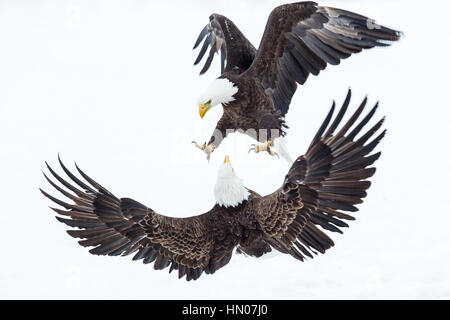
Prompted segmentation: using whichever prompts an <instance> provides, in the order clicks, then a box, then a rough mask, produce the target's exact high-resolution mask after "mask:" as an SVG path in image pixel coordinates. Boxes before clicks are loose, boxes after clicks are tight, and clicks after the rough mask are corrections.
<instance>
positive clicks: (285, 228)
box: [41, 92, 385, 281]
mask: <svg viewBox="0 0 450 320" xmlns="http://www.w3.org/2000/svg"><path fill="white" fill-rule="evenodd" d="M349 102H350V92H349V94H348V96H347V98H346V100H345V102H344V103H343V105H342V107H341V108H340V110H339V112H338V114H337V116H336V117H335V118H334V120H333V122H331V120H332V118H333V113H334V109H335V105H334V104H333V106H332V108H331V110H330V112H329V114H328V115H327V117H326V119H325V121H324V122H323V124H322V125H321V127H320V129H319V131H318V132H317V134H316V135H315V137H314V139H313V140H312V142H311V145H310V147H309V149H308V151H307V153H306V154H305V155H304V156H300V157H299V158H298V159H297V160H296V161H295V162H294V164H293V165H292V167H291V168H290V170H289V172H288V174H287V175H286V177H285V179H284V182H283V184H282V186H281V187H280V188H279V189H278V190H276V191H275V192H274V193H272V194H270V195H267V196H260V195H259V194H257V193H256V192H254V191H252V190H250V189H247V188H245V187H244V185H243V183H242V180H241V179H239V178H238V177H237V176H236V175H235V172H234V170H233V168H232V166H231V164H230V161H229V158H228V156H227V157H226V158H225V161H224V164H223V165H221V167H220V168H219V173H218V177H217V182H216V185H215V188H214V195H215V200H216V204H215V205H214V207H213V208H212V209H211V210H210V211H209V212H207V213H205V214H202V215H199V216H195V217H191V218H171V217H167V216H164V215H160V214H158V213H156V212H155V211H153V210H152V209H150V208H148V207H146V206H145V205H143V204H140V203H138V202H136V201H134V200H132V199H128V198H122V199H120V198H118V197H116V196H115V195H114V194H113V193H111V192H109V191H108V190H106V189H105V188H104V187H102V186H101V185H100V184H98V183H97V182H95V181H94V180H92V179H91V178H90V177H88V176H87V175H86V174H85V173H84V172H83V171H81V170H80V169H79V168H78V166H77V167H76V168H77V170H78V172H79V174H80V175H81V176H82V177H83V178H84V180H85V182H83V181H82V180H81V179H79V178H77V177H76V176H75V175H74V174H72V173H71V172H70V171H69V170H68V169H67V168H66V166H64V164H63V163H62V162H61V160H59V162H60V165H61V167H62V170H63V171H64V172H65V173H66V174H67V176H68V177H69V179H70V180H71V182H68V181H67V180H64V179H63V178H62V177H61V176H60V175H58V174H57V173H56V172H55V171H54V170H53V169H52V168H51V167H50V166H48V164H47V167H48V170H49V172H50V173H51V175H52V176H53V177H54V178H55V179H56V180H57V181H58V182H59V183H60V185H59V184H58V183H56V182H54V181H52V180H51V179H50V178H48V177H47V176H45V177H46V178H47V180H48V182H49V183H50V184H51V185H52V186H53V187H54V188H56V189H57V190H58V191H59V192H60V193H61V194H62V195H63V196H65V197H66V198H68V199H69V200H72V202H73V204H70V203H68V202H65V201H61V200H59V199H57V198H55V197H53V196H51V195H49V194H48V193H46V192H45V191H42V190H41V191H42V193H43V194H44V195H45V196H46V197H48V198H49V199H50V200H52V201H53V202H55V203H56V204H58V205H59V206H61V207H63V208H64V209H65V210H62V209H56V208H55V209H53V210H54V211H56V212H57V213H58V214H59V215H60V216H57V219H58V221H60V222H62V223H65V224H66V225H68V226H70V227H74V228H78V230H69V231H67V232H68V233H69V235H70V236H72V237H74V238H80V239H81V240H80V241H79V244H80V245H82V246H83V247H95V248H93V249H91V250H90V253H92V254H94V255H109V256H118V255H123V256H126V255H130V254H132V253H134V254H135V255H134V257H133V260H140V259H143V262H144V263H151V262H154V269H156V270H160V269H164V268H167V267H170V272H172V271H173V270H178V276H179V278H182V277H183V276H185V275H186V279H187V280H188V281H189V280H196V279H198V278H199V277H200V275H201V274H202V273H203V272H205V273H206V274H213V273H215V272H216V271H217V270H219V269H220V268H222V267H223V266H225V265H226V264H227V263H228V262H229V261H230V259H231V256H232V254H233V250H234V249H235V248H237V249H236V250H237V252H238V253H244V254H246V255H249V256H253V257H261V256H262V255H264V254H265V253H268V252H270V251H271V250H272V248H273V249H275V250H278V251H280V252H282V253H285V254H290V255H291V256H293V257H294V258H296V259H299V260H300V261H303V260H304V259H305V257H310V258H313V255H312V253H314V254H317V252H320V253H325V251H326V250H327V249H329V248H330V247H332V246H333V245H334V243H333V241H332V240H331V239H330V238H329V237H328V235H327V234H326V233H325V232H324V231H322V229H323V230H329V231H333V232H340V233H342V231H341V230H340V229H339V228H343V227H348V225H347V224H346V223H345V222H344V221H343V220H354V218H353V217H352V216H350V215H348V214H347V213H345V212H356V211H357V210H358V209H357V208H356V207H355V205H356V204H360V203H362V202H363V201H362V199H363V198H364V197H366V195H367V194H366V190H367V189H368V188H369V187H370V182H369V181H368V180H367V179H368V178H370V177H372V176H373V174H374V173H375V168H374V167H370V166H371V165H372V164H373V163H374V162H375V161H376V160H377V159H378V158H379V157H380V153H375V154H371V153H372V151H373V150H374V148H375V147H376V146H377V145H378V143H379V142H380V141H381V139H383V137H384V135H385V131H383V132H382V133H380V134H379V135H377V136H376V137H375V138H373V139H372V137H373V136H374V135H375V133H376V132H378V131H379V129H380V128H381V126H382V124H383V121H384V119H382V120H380V121H379V122H378V123H376V124H375V125H374V126H373V127H371V128H370V129H368V130H367V131H366V132H365V133H363V134H361V135H360V136H359V137H358V138H356V136H357V135H358V134H359V133H360V132H361V131H362V130H363V129H364V128H365V126H366V124H367V123H368V122H369V120H370V119H371V118H372V117H373V115H374V113H375V110H376V109H377V106H375V107H374V108H373V109H372V110H370V111H369V112H368V113H367V115H366V116H365V117H364V118H362V120H359V119H360V118H361V117H360V116H361V114H362V112H363V109H364V107H365V106H366V103H367V99H365V100H364V101H363V103H362V104H361V105H360V107H359V108H358V109H357V110H356V112H354V113H353V115H352V116H351V117H350V119H349V120H348V121H347V122H346V123H345V124H344V125H343V126H342V127H341V128H340V129H338V126H339V125H340V123H341V120H342V118H343V117H344V114H345V112H346V110H347V107H348V105H349ZM357 121H359V123H358V124H356V122H357ZM354 124H356V125H355V126H354V128H353V129H350V128H351V127H352V126H353V125H354ZM369 139H372V140H371V142H368V141H369ZM44 175H45V174H44ZM70 180H69V181H70ZM318 226H319V227H321V228H318Z"/></svg>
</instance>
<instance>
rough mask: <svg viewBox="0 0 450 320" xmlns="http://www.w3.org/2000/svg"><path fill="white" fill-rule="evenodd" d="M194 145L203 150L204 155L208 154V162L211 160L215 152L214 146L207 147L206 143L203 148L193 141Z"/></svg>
mask: <svg viewBox="0 0 450 320" xmlns="http://www.w3.org/2000/svg"><path fill="white" fill-rule="evenodd" d="M192 143H193V144H194V145H195V147H196V148H198V149H200V150H202V151H203V152H204V153H206V159H208V161H209V160H210V159H211V153H213V152H214V146H213V145H212V144H210V145H206V142H205V143H204V144H203V145H202V146H201V145H199V144H198V143H197V142H195V141H192Z"/></svg>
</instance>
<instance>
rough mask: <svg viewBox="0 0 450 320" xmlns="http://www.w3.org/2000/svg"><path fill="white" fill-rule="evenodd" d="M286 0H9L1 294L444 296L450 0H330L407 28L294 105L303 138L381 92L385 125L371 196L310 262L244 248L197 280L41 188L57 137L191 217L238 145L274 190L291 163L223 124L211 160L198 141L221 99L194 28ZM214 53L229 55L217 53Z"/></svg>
mask: <svg viewBox="0 0 450 320" xmlns="http://www.w3.org/2000/svg"><path fill="white" fill-rule="evenodd" d="M281 3H283V1H269V0H267V1H229V0H227V1H225V0H224V1H211V0H209V1H203V0H202V1H195V2H190V3H189V4H187V2H184V1H175V0H174V1H171V2H168V1H120V2H118V1H77V0H72V1H21V2H20V3H19V2H18V1H5V0H3V1H0V43H1V49H0V141H1V149H0V164H1V165H0V194H1V212H0V226H1V232H0V240H1V241H0V243H1V245H0V246H1V247H0V249H1V259H0V261H1V262H0V298H43V299H47V298H57V299H58V298H60V299H66V298H87V299H89V298H105V299H109V298H121V299H183V298H184V299H197V298H198V299H200V298H210V299H226V298H234V299H263V298H264V299H317V298H319V299H394V298H408V299H416V298H419V299H431V298H447V299H448V298H450V276H449V270H450V250H449V245H450V241H449V240H450V236H449V233H448V225H449V223H450V212H449V207H450V206H449V203H450V200H449V183H448V181H449V178H450V175H449V170H448V165H449V162H448V156H449V152H448V141H449V140H448V138H449V134H448V117H449V115H450V113H449V111H448V110H449V107H450V106H449V103H448V97H447V93H448V88H449V81H448V78H447V76H448V73H449V71H450V70H449V62H448V57H449V55H450V50H449V41H448V39H449V37H450V29H449V28H448V26H447V22H446V20H447V12H448V9H450V6H449V4H448V2H447V1H435V2H434V3H433V6H430V5H428V4H424V2H423V1H406V0H405V1H379V0H377V1H322V2H321V4H322V5H328V6H335V7H341V8H344V9H348V10H352V11H355V12H359V13H361V14H365V15H368V16H370V17H372V18H375V19H376V20H377V22H379V23H381V24H384V25H387V26H391V27H393V28H397V29H400V30H402V31H404V32H405V37H404V38H403V39H402V41H401V42H399V43H396V44H395V45H393V46H392V47H390V48H386V49H384V48H380V49H375V50H371V51H370V52H365V53H364V54H360V55H357V56H354V57H352V58H351V59H349V60H346V61H344V62H343V63H342V64H341V65H340V66H339V67H330V68H329V69H327V70H326V71H325V72H323V73H322V74H321V75H320V76H319V77H313V78H310V79H309V80H308V82H307V84H306V85H305V86H304V87H302V88H300V89H299V90H298V91H297V94H296V96H295V98H294V100H293V102H292V105H291V111H290V113H289V114H288V117H287V120H288V123H289V124H290V125H291V129H290V130H289V135H288V138H287V145H288V148H289V151H290V153H291V154H292V155H293V156H297V155H300V154H302V153H303V152H304V151H305V149H306V147H307V145H308V143H309V141H310V139H311V138H312V136H313V134H314V133H315V131H316V130H317V127H318V126H319V124H320V122H321V121H322V119H323V117H324V116H325V114H326V112H327V111H328V109H329V107H330V105H331V102H332V100H333V99H336V100H337V102H338V103H341V102H342V100H343V99H344V97H345V94H346V91H347V88H348V87H349V86H350V87H351V88H352V89H353V93H354V95H353V96H354V98H353V104H352V105H353V106H354V107H355V106H356V104H357V103H359V102H360V101H361V100H362V99H363V97H364V96H365V95H366V94H368V95H369V101H370V104H374V103H375V102H376V101H377V100H380V102H381V104H380V109H379V113H378V116H379V117H381V116H382V115H386V116H387V122H386V127H387V128H388V130H389V132H388V136H387V137H386V139H385V140H384V141H383V142H382V144H381V146H380V147H379V149H380V150H382V151H383V156H382V158H381V159H380V161H378V162H377V167H378V169H379V170H378V172H377V174H376V176H375V177H374V179H373V182H374V183H373V187H372V188H371V189H370V190H369V196H368V198H367V200H366V201H365V203H364V204H362V205H361V206H360V212H359V213H357V218H358V220H357V221H355V222H353V223H352V224H351V228H350V229H348V230H346V232H345V234H344V235H343V236H341V235H333V239H335V242H336V246H335V248H333V249H331V250H329V252H328V253H327V254H326V255H323V256H319V257H316V258H315V259H314V260H312V261H308V262H306V263H300V262H298V261H296V260H294V259H293V258H291V257H288V256H283V255H279V254H273V255H270V256H269V257H267V258H265V259H261V260H256V259H252V258H245V257H243V256H235V257H234V258H233V259H232V261H231V262H230V264H229V265H228V266H227V267H225V268H224V269H222V270H220V271H219V272H218V273H217V274H216V275H214V276H202V278H201V279H200V280H199V281H197V282H195V283H192V282H190V283H187V282H185V281H180V280H178V279H177V278H176V276H175V275H173V274H172V275H169V274H168V273H167V271H162V272H161V271H158V272H156V271H154V270H153V269H152V267H151V266H145V265H143V264H141V263H137V262H132V261H130V260H131V259H130V258H110V257H97V256H92V255H90V254H89V253H88V252H87V250H86V249H84V248H82V247H80V246H78V244H77V243H76V241H75V239H72V238H70V237H69V236H68V235H67V234H66V233H65V229H66V228H65V226H63V225H61V224H60V223H58V222H57V221H56V220H55V219H54V217H53V216H54V215H53V214H52V212H51V211H50V210H49V209H48V205H50V203H49V201H47V200H46V199H44V198H43V196H42V195H41V194H40V193H39V191H38V188H39V187H43V188H44V189H46V190H48V191H49V190H51V187H50V186H49V185H48V184H47V183H46V181H45V180H44V178H43V176H42V174H41V170H42V169H44V161H45V160H47V161H49V162H50V164H52V165H54V166H55V167H56V166H57V161H56V159H57V153H58V152H59V153H60V154H61V156H62V158H63V160H65V161H66V162H67V164H68V165H70V167H71V168H73V166H72V164H73V161H77V163H78V164H79V165H80V166H81V167H82V168H83V169H84V170H85V171H86V172H87V173H88V174H90V175H91V176H92V177H93V178H94V179H96V180H98V181H99V182H101V183H102V184H103V185H105V186H106V187H108V188H109V189H110V190H111V191H112V192H114V193H115V194H116V195H118V196H128V197H132V198H134V199H136V200H138V201H140V202H143V203H145V204H147V205H148V206H151V207H152V208H153V209H154V210H156V211H157V212H160V213H163V214H166V215H172V216H178V217H185V216H189V215H194V214H199V213H202V212H205V211H207V210H209V209H210V208H211V207H212V205H213V202H214V200H213V192H212V188H213V185H214V181H215V176H216V170H217V167H218V165H219V164H220V163H221V162H222V161H223V157H224V155H225V154H226V153H228V154H230V156H231V160H232V163H233V165H234V168H235V171H236V172H237V174H238V175H239V176H241V177H242V178H243V179H244V181H245V182H246V185H247V186H248V187H250V188H252V189H254V190H256V191H258V192H259V193H262V194H267V193H270V192H272V191H273V190H274V189H276V188H278V186H279V185H280V183H281V182H282V180H283V176H284V174H285V173H286V171H287V169H288V166H287V165H286V164H285V163H284V162H283V161H279V160H277V159H271V158H269V157H268V156H266V155H259V156H256V155H250V156H249V155H247V153H246V151H247V149H248V146H249V145H250V144H251V143H252V141H251V140H250V139H248V138H246V137H244V136H242V135H240V136H237V135H235V136H232V137H231V138H229V139H227V140H226V141H225V143H224V144H223V145H222V146H221V148H220V149H219V150H218V151H217V152H216V153H214V154H213V159H212V160H211V162H210V163H209V164H208V163H207V162H206V160H205V159H204V155H203V154H201V152H199V151H198V150H194V149H193V148H192V146H191V145H190V142H191V141H192V140H193V139H196V140H198V141H199V142H203V141H205V140H207V139H208V138H209V135H210V133H211V132H212V130H213V128H214V125H215V123H216V121H217V120H218V119H219V117H220V116H221V110H219V108H218V109H217V110H215V111H213V112H211V113H210V114H208V116H207V117H206V119H205V120H203V121H202V120H200V118H199V117H198V113H197V106H196V100H197V95H198V94H199V93H200V92H201V91H202V90H203V88H204V87H205V86H206V85H207V84H208V83H209V82H210V81H211V80H212V79H214V77H216V76H217V75H218V71H219V65H218V64H217V63H216V64H214V65H213V66H212V72H210V73H209V74H208V75H206V76H204V77H201V78H199V77H198V72H199V71H200V69H199V68H194V67H192V62H193V60H194V58H195V53H193V52H192V51H191V49H192V45H193V42H194V40H195V38H196V36H197V34H198V32H199V31H200V30H201V28H202V27H203V26H204V25H205V24H206V23H207V22H208V17H209V15H210V14H211V13H212V12H218V13H222V14H224V15H226V16H228V17H229V18H231V19H232V20H233V21H234V22H235V23H236V24H237V25H238V26H239V27H240V28H241V30H242V31H243V32H244V33H245V34H246V35H247V36H248V38H249V39H250V40H251V41H252V42H253V43H254V44H255V45H258V43H259V40H260V37H261V35H262V32H263V29H264V26H265V23H266V19H267V17H268V15H269V13H270V11H271V9H272V8H273V7H275V6H276V5H279V4H281ZM216 62H217V61H216Z"/></svg>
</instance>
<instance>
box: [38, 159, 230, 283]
mask: <svg viewBox="0 0 450 320" xmlns="http://www.w3.org/2000/svg"><path fill="white" fill-rule="evenodd" d="M60 164H61V167H62V169H63V170H64V172H65V173H66V174H67V175H68V177H69V178H70V179H71V180H72V182H73V183H74V184H71V183H69V182H67V181H66V180H64V179H63V178H61V177H60V176H59V175H58V174H57V173H56V172H55V171H54V170H53V169H52V168H51V167H50V166H48V165H47V167H48V170H49V171H50V173H51V174H52V175H53V177H54V178H55V179H56V180H57V181H59V182H60V183H61V184H62V186H63V187H61V186H59V185H58V184H56V183H55V182H54V181H52V180H51V179H49V178H48V177H47V176H45V177H46V178H47V180H48V181H49V183H50V184H51V185H52V186H53V187H54V188H56V189H57V190H58V191H59V192H61V194H62V195H64V196H65V197H66V198H68V199H70V200H72V201H73V204H69V203H67V202H65V201H61V200H59V199H57V198H55V197H53V196H51V195H49V194H48V193H46V192H44V191H42V190H41V191H42V193H43V194H44V195H45V196H46V197H47V198H49V199H50V200H52V201H53V202H55V203H56V204H58V205H60V206H62V207H63V208H65V209H66V210H61V209H56V208H52V209H53V210H54V211H56V212H57V213H58V214H59V215H60V216H57V217H56V218H57V219H58V221H60V222H62V223H65V224H66V225H68V226H70V227H74V228H78V229H80V230H69V231H67V232H68V233H69V235H71V236H72V237H74V238H80V239H82V240H80V241H79V244H80V245H81V246H83V247H94V248H93V249H91V250H90V251H89V252H90V253H91V254H94V255H109V256H118V255H123V256H127V255H130V254H132V253H135V255H134V257H133V260H141V259H143V262H144V263H146V264H147V263H151V262H154V269H155V270H161V269H164V268H167V267H170V270H169V271H170V272H172V271H173V270H178V276H179V278H182V277H183V276H185V275H186V279H187V280H188V281H189V280H196V279H198V278H199V277H200V276H201V274H202V273H203V272H205V273H207V274H212V273H214V272H215V271H216V270H217V269H219V268H220V267H222V266H224V265H225V264H227V263H228V261H229V260H230V258H231V254H232V248H229V247H226V246H225V247H221V244H220V243H215V242H214V240H213V234H214V229H215V227H216V228H217V226H215V225H213V223H212V222H211V219H210V217H211V214H210V212H209V213H206V214H204V215H200V216H196V217H192V218H185V219H181V218H180V219H178V218H169V217H166V216H163V215H159V214H157V213H156V212H154V211H153V210H152V209H150V208H147V207H146V206H144V205H142V204H140V203H138V202H136V201H134V200H132V199H127V198H123V199H119V198H117V197H116V196H114V195H113V194H112V193H111V192H109V191H108V190H106V189H105V188H103V187H102V186H101V185H99V184H98V183H97V182H95V181H94V180H92V179H91V178H89V177H88V176H87V175H86V174H85V173H83V172H82V171H81V170H80V169H79V168H78V167H77V170H78V171H79V173H80V174H81V176H82V177H83V178H84V179H85V180H86V181H87V183H85V182H83V181H81V180H80V179H78V178H77V177H76V176H75V175H73V174H72V173H71V172H70V171H69V170H68V169H67V168H66V167H65V166H64V164H63V163H62V162H61V160H60ZM44 175H45V174H44ZM63 217H64V218H63Z"/></svg>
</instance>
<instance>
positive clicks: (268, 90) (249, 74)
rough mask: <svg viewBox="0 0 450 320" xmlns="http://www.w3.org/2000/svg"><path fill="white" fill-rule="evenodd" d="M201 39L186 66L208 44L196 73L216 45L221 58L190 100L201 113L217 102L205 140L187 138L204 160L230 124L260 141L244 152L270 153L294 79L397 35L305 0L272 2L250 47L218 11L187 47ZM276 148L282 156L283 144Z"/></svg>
mask: <svg viewBox="0 0 450 320" xmlns="http://www.w3.org/2000/svg"><path fill="white" fill-rule="evenodd" d="M205 37H206V39H205V41H204V43H203V46H202V48H201V50H200V53H199V55H198V58H197V60H196V61H195V63H194V64H198V63H200V61H201V60H202V58H203V57H204V55H205V53H206V52H207V50H208V47H211V49H210V51H209V56H208V58H207V61H206V64H205V66H204V67H203V69H202V70H201V72H200V73H201V74H203V73H205V72H206V71H207V70H208V69H209V67H210V65H211V62H212V61H213V58H214V55H215V53H218V52H219V51H220V52H221V58H222V60H221V62H222V75H221V76H220V77H219V78H218V79H216V80H215V81H214V82H213V83H212V84H211V86H210V87H209V88H208V89H207V90H206V91H205V93H203V94H202V95H201V96H200V98H199V100H198V103H199V113H200V117H201V118H203V117H204V116H205V114H206V113H207V112H208V111H209V110H210V109H211V108H213V107H214V106H217V105H219V104H222V106H223V116H222V118H221V119H220V120H219V122H218V123H217V126H216V130H215V131H214V134H213V135H212V137H211V139H210V140H209V142H208V143H205V144H203V145H199V144H197V143H196V142H195V141H194V143H195V145H196V147H198V148H200V149H201V150H203V151H204V152H205V153H206V154H207V157H208V159H209V158H210V155H211V153H212V152H213V151H214V150H215V149H217V147H219V145H220V143H221V142H222V140H223V139H224V138H225V137H226V136H227V134H229V133H230V132H234V131H235V130H238V131H240V132H244V133H246V134H247V135H249V136H251V137H253V138H254V139H256V140H257V141H259V142H260V143H263V144H262V145H256V146H254V148H253V149H250V151H252V150H254V151H255V152H257V153H258V152H261V151H267V152H269V153H270V154H271V155H275V154H276V153H275V152H273V151H272V150H271V148H270V147H271V146H272V145H273V144H274V140H275V139H276V138H278V137H283V136H285V134H286V131H285V129H286V128H287V126H286V124H285V120H284V117H285V115H286V114H287V112H288V110H289V104H290V102H291V99H292V96H293V95H294V93H295V91H296V89H297V83H299V84H304V83H305V82H306V80H307V78H308V76H309V75H310V74H311V73H312V74H313V75H318V74H319V72H320V71H321V70H324V69H325V68H326V67H327V64H332V65H337V64H339V63H340V61H341V60H342V59H346V58H348V57H350V56H351V55H352V54H353V53H358V52H360V51H362V50H363V49H368V48H373V47H376V46H388V45H389V43H390V42H391V41H396V40H399V38H400V33H399V32H398V31H395V30H392V29H389V28H386V27H383V26H380V25H377V24H376V23H375V22H374V20H372V19H369V18H367V17H364V16H362V15H359V14H356V13H353V12H349V11H345V10H341V9H335V8H329V7H320V6H318V5H317V4H316V3H314V2H310V1H308V2H298V3H292V4H286V5H282V6H279V7H277V8H275V9H274V10H273V11H272V13H271V14H270V16H269V19H268V22H267V26H266V29H265V32H264V35H263V37H262V40H261V44H260V46H259V49H258V50H256V49H255V47H254V46H253V45H252V44H251V43H250V41H249V40H247V38H246V37H245V36H244V35H243V34H242V32H241V31H240V30H239V29H238V28H237V27H236V25H235V24H234V23H233V22H232V21H231V20H230V19H228V18H226V17H224V16H222V15H219V14H213V15H211V17H210V23H209V24H208V25H207V26H206V27H205V28H204V29H203V30H202V32H201V33H200V36H199V37H198V40H197V42H196V43H195V46H194V49H195V48H197V47H198V46H199V45H200V43H201V42H202V41H203V39H204V38H205ZM225 63H226V65H225ZM281 146H282V145H280V147H281ZM280 151H283V150H281V149H280ZM280 154H281V155H283V154H284V155H287V153H286V152H285V150H284V151H283V153H281V152H280ZM285 158H286V157H285ZM287 160H288V161H289V158H287Z"/></svg>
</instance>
